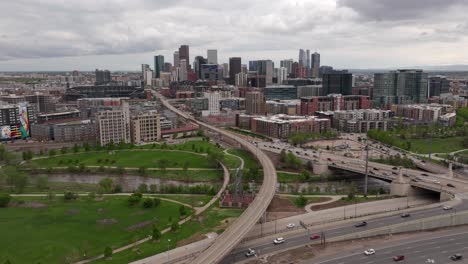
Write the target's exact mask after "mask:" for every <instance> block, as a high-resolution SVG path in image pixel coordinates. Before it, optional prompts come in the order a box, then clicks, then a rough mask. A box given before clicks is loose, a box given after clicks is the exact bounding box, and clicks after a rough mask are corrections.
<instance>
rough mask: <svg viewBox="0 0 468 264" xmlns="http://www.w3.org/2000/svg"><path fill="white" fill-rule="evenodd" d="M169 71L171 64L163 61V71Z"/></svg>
mask: <svg viewBox="0 0 468 264" xmlns="http://www.w3.org/2000/svg"><path fill="white" fill-rule="evenodd" d="M171 71H172V64H171V63H170V62H165V63H164V71H163V72H171Z"/></svg>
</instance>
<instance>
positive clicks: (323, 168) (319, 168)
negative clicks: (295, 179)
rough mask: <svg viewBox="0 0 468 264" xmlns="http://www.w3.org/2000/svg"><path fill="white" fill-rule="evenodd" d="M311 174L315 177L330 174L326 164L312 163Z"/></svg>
mask: <svg viewBox="0 0 468 264" xmlns="http://www.w3.org/2000/svg"><path fill="white" fill-rule="evenodd" d="M312 172H313V173H314V174H316V175H323V174H330V173H331V171H330V170H329V169H328V164H327V163H321V162H314V164H313V165H312Z"/></svg>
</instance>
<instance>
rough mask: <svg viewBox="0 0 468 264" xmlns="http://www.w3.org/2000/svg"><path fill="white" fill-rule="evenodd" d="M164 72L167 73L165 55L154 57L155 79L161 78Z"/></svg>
mask: <svg viewBox="0 0 468 264" xmlns="http://www.w3.org/2000/svg"><path fill="white" fill-rule="evenodd" d="M162 71H165V69H164V56H163V55H157V56H154V78H160V77H161V72H162Z"/></svg>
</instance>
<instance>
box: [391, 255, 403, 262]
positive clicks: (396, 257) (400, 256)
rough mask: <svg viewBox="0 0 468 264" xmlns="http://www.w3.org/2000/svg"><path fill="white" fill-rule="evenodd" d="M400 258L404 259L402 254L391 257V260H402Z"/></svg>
mask: <svg viewBox="0 0 468 264" xmlns="http://www.w3.org/2000/svg"><path fill="white" fill-rule="evenodd" d="M402 260H405V256H403V255H399V256H394V257H393V261H402Z"/></svg>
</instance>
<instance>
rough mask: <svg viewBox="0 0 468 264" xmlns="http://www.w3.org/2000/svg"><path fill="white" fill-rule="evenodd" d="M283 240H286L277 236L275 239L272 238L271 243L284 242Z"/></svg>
mask: <svg viewBox="0 0 468 264" xmlns="http://www.w3.org/2000/svg"><path fill="white" fill-rule="evenodd" d="M285 241H286V240H284V238H282V237H278V238H276V239H275V240H273V244H275V245H278V244H282V243H284V242H285Z"/></svg>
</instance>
